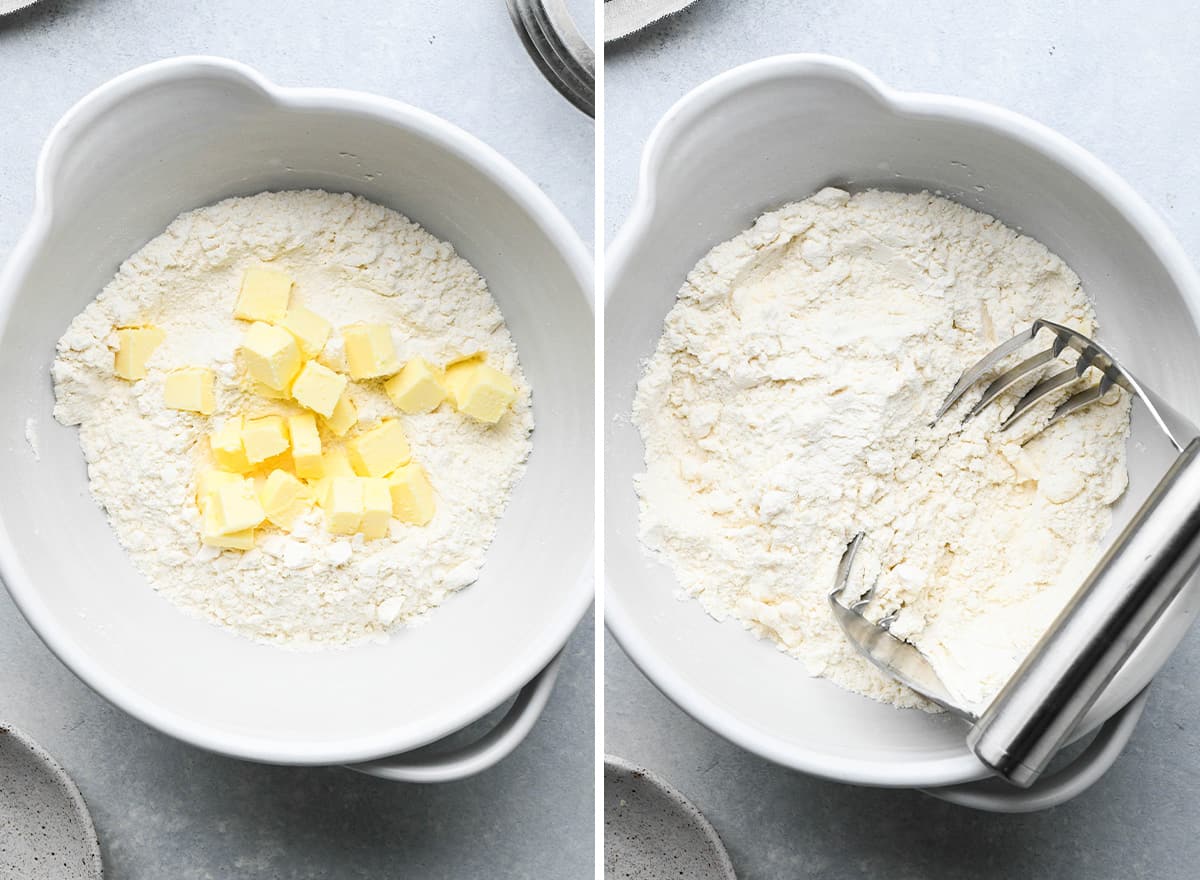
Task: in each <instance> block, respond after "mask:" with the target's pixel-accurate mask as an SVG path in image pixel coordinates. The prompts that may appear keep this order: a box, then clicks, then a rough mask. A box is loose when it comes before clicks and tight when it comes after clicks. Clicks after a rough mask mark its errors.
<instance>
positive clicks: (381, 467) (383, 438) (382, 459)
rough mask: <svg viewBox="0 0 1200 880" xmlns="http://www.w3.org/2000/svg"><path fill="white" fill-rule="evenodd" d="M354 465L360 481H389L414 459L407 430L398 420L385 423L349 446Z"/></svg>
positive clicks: (355, 439) (389, 420)
mask: <svg viewBox="0 0 1200 880" xmlns="http://www.w3.org/2000/svg"><path fill="white" fill-rule="evenodd" d="M347 448H348V450H349V452H350V463H351V464H353V465H354V472H355V473H356V474H358V475H359V476H360V477H386V476H387V475H388V474H390V473H391V472H392V471H394V470H395V469H396V468H398V467H400V465H402V464H407V463H408V460H409V458H410V457H411V452H410V450H409V448H408V440H406V439H405V437H404V430H403V429H402V428H401V427H400V423H399V422H398V421H396V420H395V419H385V420H384V421H382V422H380V423H379V424H378V425H376V426H375V427H374V428H372V429H371V430H369V431H366V432H364V433H362V434H359V435H358V436H357V437H355V438H354V439H353V440H351V441H350V442H349V443H348V444H347Z"/></svg>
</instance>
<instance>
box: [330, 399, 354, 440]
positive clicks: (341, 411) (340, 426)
mask: <svg viewBox="0 0 1200 880" xmlns="http://www.w3.org/2000/svg"><path fill="white" fill-rule="evenodd" d="M324 422H325V427H326V428H328V429H329V430H330V431H332V432H333V433H335V434H337V435H338V436H339V437H345V436H346V433H347V432H348V431H349V430H350V429H351V428H353V427H354V426H355V425H357V424H358V407H356V406H355V405H354V401H353V400H351V399H350V392H349V391H346V392H344V393H343V394H342V396H341V398H339V399H338V402H337V406H335V407H334V408H333V415H331V416H330V417H329V418H327V419H324Z"/></svg>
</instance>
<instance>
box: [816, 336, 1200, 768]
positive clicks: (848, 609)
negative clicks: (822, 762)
mask: <svg viewBox="0 0 1200 880" xmlns="http://www.w3.org/2000/svg"><path fill="white" fill-rule="evenodd" d="M1038 338H1042V339H1044V340H1046V341H1047V342H1048V343H1049V344H1048V347H1046V348H1044V349H1041V350H1039V351H1037V353H1036V354H1033V355H1031V356H1029V357H1027V358H1025V359H1024V360H1023V361H1021V362H1020V363H1019V364H1017V365H1016V366H1014V367H1012V368H1011V369H1007V370H1004V371H1003V372H1001V373H999V375H997V376H996V377H995V378H994V379H993V380H992V381H991V383H990V384H989V385H988V386H987V387H986V388H985V389H984V392H983V396H982V397H981V398H980V399H979V401H978V402H977V403H976V404H975V405H974V406H973V407H972V408H971V409H970V410H969V411H968V413H967V415H966V418H967V419H969V418H972V417H973V416H975V415H977V414H978V413H979V412H981V411H982V410H983V409H984V408H985V407H987V406H988V405H990V404H991V403H992V402H993V401H995V400H996V398H997V397H999V395H1000V394H1002V393H1003V392H1004V391H1005V390H1007V389H1009V388H1011V387H1012V386H1013V385H1015V384H1016V383H1017V382H1019V381H1020V380H1021V379H1023V378H1026V377H1029V376H1032V375H1033V374H1034V373H1036V372H1037V371H1039V370H1043V368H1046V367H1047V366H1048V365H1051V364H1059V365H1063V364H1069V365H1066V366H1063V368H1062V369H1059V370H1056V371H1051V372H1050V373H1049V375H1047V376H1045V377H1044V378H1042V379H1040V380H1039V381H1038V382H1037V383H1036V384H1034V385H1033V387H1032V388H1030V389H1029V391H1028V392H1026V394H1025V395H1024V396H1023V397H1021V399H1020V400H1019V401H1018V402H1017V404H1016V406H1015V407H1014V408H1013V411H1012V412H1011V413H1010V414H1009V415H1008V416H1006V417H1005V419H1004V420H1003V421H1002V422H1001V424H1000V430H1002V431H1003V430H1006V429H1007V428H1008V427H1010V426H1011V425H1012V424H1013V422H1014V421H1015V420H1016V419H1018V418H1020V417H1021V416H1022V415H1024V414H1026V413H1027V412H1028V411H1029V410H1030V409H1031V408H1032V407H1033V406H1034V404H1036V403H1037V402H1038V401H1039V400H1041V399H1043V398H1044V397H1045V396H1046V395H1048V394H1051V393H1053V392H1054V391H1056V390H1058V389H1060V388H1064V387H1065V386H1067V385H1070V384H1071V383H1073V382H1076V380H1079V379H1082V378H1083V377H1085V376H1088V377H1091V376H1093V375H1094V376H1096V377H1097V381H1096V382H1095V384H1093V385H1090V386H1089V387H1088V388H1087V389H1086V390H1083V391H1079V392H1077V393H1075V394H1073V395H1071V396H1070V397H1068V398H1067V399H1066V400H1065V401H1064V402H1063V403H1062V404H1060V405H1059V406H1058V408H1057V409H1056V410H1055V411H1054V413H1053V414H1052V415H1051V417H1050V419H1049V421H1048V422H1047V424H1050V423H1052V422H1054V421H1057V420H1058V419H1061V418H1063V417H1065V416H1067V415H1069V414H1070V413H1072V412H1075V411H1076V410H1079V409H1081V408H1083V407H1085V406H1087V405H1088V404H1091V403H1094V402H1096V401H1098V400H1100V399H1101V398H1102V397H1104V395H1106V394H1107V393H1108V392H1109V391H1110V390H1112V388H1113V387H1114V386H1120V387H1121V388H1123V389H1125V390H1126V391H1127V392H1129V393H1130V394H1131V395H1133V396H1134V398H1135V399H1136V400H1139V401H1141V403H1142V404H1143V405H1144V406H1145V407H1146V409H1147V410H1148V411H1149V413H1150V415H1151V416H1152V417H1153V419H1154V421H1155V423H1156V424H1157V425H1158V427H1159V428H1161V429H1162V431H1163V433H1164V434H1165V435H1166V438H1167V440H1168V441H1170V443H1171V444H1172V445H1173V446H1174V448H1175V450H1176V452H1177V453H1178V455H1177V457H1176V459H1175V461H1174V463H1173V464H1172V465H1171V467H1170V468H1169V469H1168V471H1167V473H1166V476H1164V477H1163V478H1162V480H1161V481H1160V482H1159V483H1158V485H1157V486H1155V488H1154V489H1153V491H1152V492H1151V493H1150V496H1149V497H1148V498H1147V500H1146V501H1145V503H1144V504H1143V505H1142V506H1141V508H1140V509H1139V510H1138V511H1137V512H1136V513H1135V514H1134V516H1133V518H1132V519H1131V520H1130V522H1129V524H1128V525H1127V526H1126V527H1125V528H1124V530H1123V531H1122V532H1121V534H1120V535H1119V536H1118V537H1117V539H1116V541H1115V543H1114V544H1113V545H1112V547H1110V548H1109V550H1108V551H1107V552H1106V553H1105V554H1104V556H1103V557H1102V558H1101V560H1100V561H1099V563H1097V565H1096V567H1095V568H1094V569H1093V570H1092V572H1091V573H1090V574H1089V575H1088V577H1087V578H1086V580H1085V581H1084V582H1083V585H1082V586H1081V587H1080V588H1079V590H1078V591H1077V592H1076V594H1075V595H1074V596H1073V597H1072V599H1071V601H1070V602H1068V604H1067V606H1066V607H1065V608H1064V609H1063V611H1062V612H1061V613H1060V614H1059V616H1058V617H1057V618H1056V619H1055V621H1054V623H1053V624H1051V626H1050V628H1049V630H1048V631H1047V632H1046V634H1045V635H1044V636H1043V637H1042V638H1041V640H1040V641H1039V642H1038V643H1037V645H1036V646H1035V647H1034V648H1033V650H1032V651H1031V652H1030V654H1029V655H1028V656H1027V657H1026V658H1025V660H1024V662H1023V663H1022V664H1021V665H1020V667H1019V668H1018V669H1017V671H1016V672H1015V673H1014V674H1013V676H1012V678H1011V679H1009V681H1008V682H1007V684H1005V686H1004V687H1003V688H1002V689H1001V690H1000V692H999V693H998V694H997V695H996V697H995V698H993V700H992V701H991V703H989V704H988V705H987V707H986V708H985V709H984V710H983V711H982V712H980V713H975V712H974V711H971V710H970V709H968V708H966V707H964V706H962V705H960V704H959V703H958V702H957V701H956V699H955V697H954V695H953V694H952V693H951V692H950V691H949V689H948V688H947V687H946V686H945V684H944V683H943V682H942V681H941V679H940V678H939V677H938V674H937V672H936V671H935V670H934V668H933V666H932V664H931V663H930V662H929V660H928V658H926V657H925V655H924V654H922V653H921V651H920V650H918V649H917V648H916V647H915V646H914V645H912V644H911V643H909V642H907V641H904V640H903V639H901V638H899V637H898V636H896V635H893V634H892V633H891V632H890V627H891V625H892V623H894V622H895V618H896V615H895V613H893V614H889V615H887V616H885V617H883V618H882V619H881V620H878V621H871V620H868V619H867V618H866V617H865V616H864V615H863V610H864V609H865V607H866V606H867V604H868V603H869V602H870V600H871V598H872V595H873V593H874V586H872V587H871V588H870V589H868V590H867V591H866V592H865V593H864V594H863V595H861V596H860V597H859V598H857V599H855V600H853V601H852V602H850V604H845V603H843V601H842V597H843V591H844V590H845V588H846V587H847V585H848V583H849V580H850V573H851V570H852V567H853V564H854V557H855V555H856V553H857V551H858V549H859V547H860V546H861V544H862V541H863V537H864V536H863V535H862V534H861V533H860V534H859V535H857V536H856V537H855V538H854V540H853V541H851V542H850V545H849V546H848V547H847V549H846V552H845V554H844V556H843V557H842V561H841V565H840V566H839V568H838V574H837V580H836V583H835V585H834V589H833V592H832V593H830V596H829V602H830V605H831V606H832V607H833V611H834V614H835V615H836V617H837V620H838V622H839V623H840V624H841V626H842V629H843V630H844V631H845V633H846V636H847V638H848V639H849V640H850V642H851V643H852V644H853V645H854V647H855V648H856V649H857V650H858V651H859V652H860V653H862V654H863V655H864V656H866V657H867V658H868V659H869V660H870V661H871V662H872V663H874V664H875V665H876V666H877V667H879V669H881V670H882V671H883V672H884V673H885V674H887V675H889V676H891V677H892V678H895V679H897V680H898V681H900V682H902V683H904V684H906V685H907V686H908V687H910V688H912V689H913V690H914V691H916V692H917V693H919V694H921V695H922V696H924V697H927V698H928V699H930V700H932V701H934V702H935V703H938V704H940V705H941V706H943V707H945V708H946V709H947V710H949V711H950V712H953V713H955V714H956V715H959V716H961V717H963V718H965V719H967V721H969V722H970V724H971V728H970V731H969V733H968V734H967V746H968V747H969V748H970V749H971V751H972V752H974V753H975V755H976V756H977V757H978V758H979V759H980V760H981V761H982V762H983V763H984V764H985V765H987V766H988V767H989V768H990V769H991V770H992V771H993V772H994V773H996V774H997V775H999V776H1000V777H1002V778H1004V779H1006V780H1008V781H1009V782H1012V783H1013V784H1015V785H1018V786H1021V787H1026V786H1029V785H1031V784H1032V783H1033V782H1034V780H1036V779H1037V777H1038V776H1039V775H1040V774H1041V772H1042V771H1043V770H1044V769H1045V767H1046V765H1047V764H1048V763H1049V761H1050V759H1051V758H1052V757H1053V756H1054V753H1055V752H1056V751H1057V750H1058V748H1059V747H1060V746H1061V745H1063V743H1064V742H1066V740H1067V738H1068V737H1069V736H1070V735H1071V732H1072V731H1073V730H1074V728H1075V726H1076V725H1077V724H1078V723H1079V721H1080V719H1081V718H1083V716H1084V714H1085V713H1086V712H1087V711H1088V709H1089V708H1090V707H1091V706H1092V704H1093V703H1094V702H1095V700H1096V698H1097V697H1098V696H1099V695H1100V693H1101V692H1102V691H1103V690H1104V688H1105V687H1106V686H1107V685H1108V683H1109V682H1110V681H1111V680H1112V678H1113V676H1114V675H1115V674H1116V673H1117V671H1118V669H1120V667H1121V665H1122V664H1123V663H1124V662H1125V660H1126V659H1128V657H1129V656H1130V655H1131V654H1132V653H1133V651H1134V649H1135V648H1137V646H1138V645H1139V644H1140V643H1141V641H1142V639H1143V638H1145V636H1146V633H1147V632H1149V630H1150V628H1151V626H1152V625H1153V624H1154V622H1155V621H1156V620H1157V619H1158V617H1159V615H1160V614H1161V613H1162V612H1163V610H1164V609H1165V608H1166V607H1167V605H1168V604H1170V602H1171V600H1172V599H1173V598H1174V597H1175V596H1176V594H1177V593H1178V592H1179V591H1180V589H1182V587H1183V586H1184V584H1185V583H1186V582H1187V580H1188V579H1189V578H1190V577H1191V575H1192V574H1193V573H1194V572H1195V571H1196V569H1197V567H1200V437H1198V436H1197V435H1198V434H1200V431H1198V430H1197V428H1196V427H1195V426H1194V425H1192V424H1190V423H1189V422H1188V421H1187V420H1186V419H1184V418H1183V417H1182V416H1180V415H1179V414H1178V413H1177V412H1175V411H1174V410H1173V409H1171V407H1170V406H1168V405H1167V404H1166V403H1165V402H1164V401H1163V400H1161V399H1160V398H1159V397H1158V396H1157V395H1156V394H1154V393H1153V392H1152V391H1150V390H1149V389H1148V388H1146V387H1145V386H1144V385H1142V384H1140V383H1139V382H1138V381H1137V380H1136V379H1135V378H1134V377H1133V375H1132V374H1130V372H1129V371H1128V370H1126V369H1125V368H1124V367H1123V366H1122V365H1121V364H1120V363H1118V362H1117V360H1116V358H1114V357H1113V356H1112V355H1111V354H1109V353H1108V352H1107V351H1105V350H1104V348H1102V347H1101V346H1100V345H1098V344H1097V343H1095V342H1094V341H1092V340H1091V339H1088V338H1087V337H1086V336H1084V335H1082V334H1081V333H1078V332H1076V331H1074V330H1072V329H1070V328H1069V327H1064V326H1062V325H1061V324H1055V323H1053V322H1051V321H1045V320H1037V321H1035V322H1034V323H1033V326H1032V327H1030V328H1029V329H1028V330H1026V331H1024V332H1022V333H1019V334H1018V335H1017V336H1015V337H1013V338H1012V339H1010V340H1009V341H1008V342H1005V343H1004V344H1002V345H1000V346H999V347H997V348H996V349H994V350H993V351H992V352H991V353H990V354H988V355H987V356H986V357H984V358H983V359H982V360H981V361H979V363H977V364H975V366H973V367H971V368H970V369H969V370H967V371H966V372H965V373H963V375H962V378H960V379H959V380H958V382H957V383H956V384H955V386H954V388H953V389H952V390H951V391H950V394H949V396H947V398H946V401H945V402H944V403H943V404H942V406H941V408H939V409H938V411H937V415H936V416H935V417H934V421H935V422H936V421H937V420H938V419H940V418H942V416H944V415H945V414H946V412H947V411H948V410H949V409H950V408H951V407H952V406H953V405H954V404H955V403H956V402H957V401H958V400H959V399H960V398H961V397H962V396H963V395H964V394H965V393H966V392H967V391H968V389H970V388H971V387H973V386H974V385H975V384H976V383H977V382H979V381H980V380H981V379H983V378H984V377H985V376H986V375H988V374H990V373H991V372H993V371H994V370H995V368H996V367H997V365H998V364H999V363H1000V362H1001V361H1002V360H1003V359H1005V358H1006V357H1008V356H1009V355H1013V354H1015V353H1016V352H1018V351H1019V350H1020V349H1022V348H1023V347H1024V346H1026V345H1028V344H1030V343H1032V342H1034V340H1036V339H1038ZM1134 446H1135V445H1131V450H1132V449H1133V448H1134Z"/></svg>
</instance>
